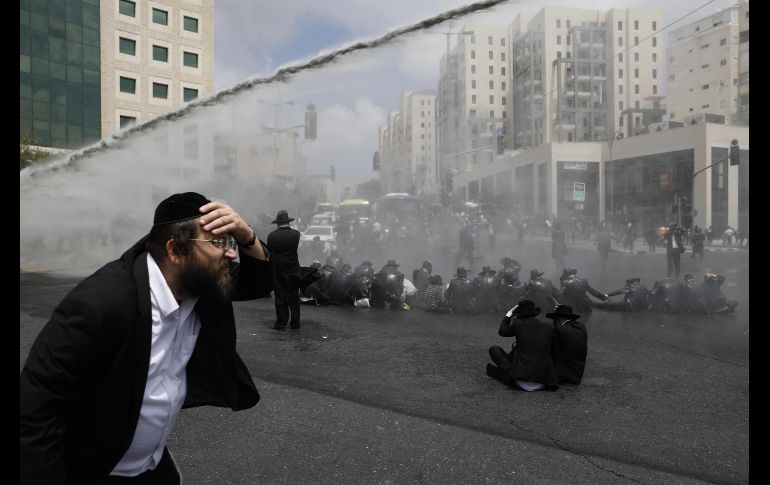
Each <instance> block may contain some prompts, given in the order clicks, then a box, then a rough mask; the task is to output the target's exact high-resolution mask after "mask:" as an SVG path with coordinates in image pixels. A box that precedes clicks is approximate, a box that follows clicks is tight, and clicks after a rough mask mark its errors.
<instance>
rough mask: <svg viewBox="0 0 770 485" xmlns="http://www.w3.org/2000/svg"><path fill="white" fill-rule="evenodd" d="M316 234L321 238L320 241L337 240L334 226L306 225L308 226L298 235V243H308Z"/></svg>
mask: <svg viewBox="0 0 770 485" xmlns="http://www.w3.org/2000/svg"><path fill="white" fill-rule="evenodd" d="M316 236H318V237H319V238H320V239H321V242H326V241H330V242H332V243H336V242H337V233H336V232H335V231H334V226H308V228H307V229H305V231H304V232H303V233H302V234H301V235H300V237H299V243H300V244H308V243H310V242H311V241H313V239H315V237H316Z"/></svg>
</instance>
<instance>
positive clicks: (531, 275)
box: [529, 269, 544, 280]
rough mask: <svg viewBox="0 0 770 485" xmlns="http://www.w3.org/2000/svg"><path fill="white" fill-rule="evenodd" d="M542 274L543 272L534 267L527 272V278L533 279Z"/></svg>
mask: <svg viewBox="0 0 770 485" xmlns="http://www.w3.org/2000/svg"><path fill="white" fill-rule="evenodd" d="M543 274H544V273H542V272H540V271H538V270H536V269H533V270H530V272H529V279H531V280H534V279H535V278H539V277H541V276H543Z"/></svg>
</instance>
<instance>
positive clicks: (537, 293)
mask: <svg viewBox="0 0 770 485" xmlns="http://www.w3.org/2000/svg"><path fill="white" fill-rule="evenodd" d="M525 298H526V299H527V300H532V301H534V302H535V306H536V307H538V308H553V307H555V306H556V304H557V303H558V301H557V300H558V298H559V291H558V290H557V289H556V288H554V286H553V283H551V280H549V279H547V278H543V273H541V272H540V271H538V270H536V269H533V270H531V271H530V272H529V281H528V282H527V286H526V296H525Z"/></svg>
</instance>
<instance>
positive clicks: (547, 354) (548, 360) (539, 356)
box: [487, 300, 558, 391]
mask: <svg viewBox="0 0 770 485" xmlns="http://www.w3.org/2000/svg"><path fill="white" fill-rule="evenodd" d="M539 313H540V309H539V308H536V307H535V304H534V303H533V302H532V300H521V301H520V302H519V303H518V304H517V305H515V306H514V307H513V308H511V309H510V310H509V311H508V313H506V315H505V316H504V317H503V319H502V321H501V322H500V328H499V329H498V331H497V334H498V335H500V336H501V337H516V341H515V343H514V344H513V346H512V348H511V352H510V353H508V352H505V351H504V350H503V349H502V348H500V347H498V346H496V345H494V346H492V347H490V348H489V356H490V357H491V358H492V361H493V362H494V364H487V374H488V375H489V376H490V377H494V378H495V379H498V380H500V381H501V382H503V383H505V384H508V385H512V386H516V387H517V388H519V389H523V390H525V391H535V390H541V389H546V390H554V389H557V388H558V377H557V375H556V366H555V365H554V363H553V358H552V352H553V346H554V339H555V333H554V331H553V326H552V325H551V324H549V323H545V322H542V321H540V320H538V319H537V318H535V317H537V315H538V314H539Z"/></svg>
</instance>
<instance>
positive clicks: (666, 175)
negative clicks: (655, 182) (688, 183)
mask: <svg viewBox="0 0 770 485" xmlns="http://www.w3.org/2000/svg"><path fill="white" fill-rule="evenodd" d="M660 188H661V189H670V188H671V172H663V173H662V174H660Z"/></svg>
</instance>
